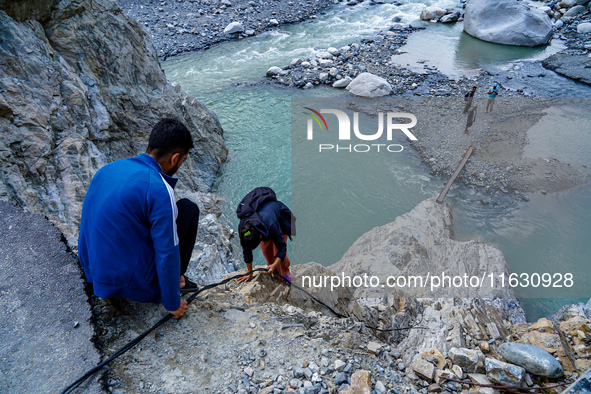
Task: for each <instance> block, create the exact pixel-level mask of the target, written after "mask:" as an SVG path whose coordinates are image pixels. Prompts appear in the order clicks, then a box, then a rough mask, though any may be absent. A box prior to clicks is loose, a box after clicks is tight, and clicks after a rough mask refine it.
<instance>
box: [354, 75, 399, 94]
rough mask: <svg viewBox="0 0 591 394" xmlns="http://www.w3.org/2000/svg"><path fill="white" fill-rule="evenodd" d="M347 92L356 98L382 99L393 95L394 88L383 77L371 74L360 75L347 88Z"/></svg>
mask: <svg viewBox="0 0 591 394" xmlns="http://www.w3.org/2000/svg"><path fill="white" fill-rule="evenodd" d="M347 90H348V91H349V92H350V93H351V94H354V95H355V96H362V97H371V98H374V97H382V96H387V95H389V94H390V93H392V86H390V84H389V83H388V81H386V80H385V79H384V78H382V77H378V76H377V75H373V74H371V73H361V74H359V75H358V76H357V77H356V78H355V79H354V80H353V81H351V83H350V84H349V85H348V86H347Z"/></svg>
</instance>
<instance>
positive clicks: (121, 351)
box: [61, 268, 267, 394]
mask: <svg viewBox="0 0 591 394" xmlns="http://www.w3.org/2000/svg"><path fill="white" fill-rule="evenodd" d="M256 271H267V270H266V269H265V268H256V269H254V270H252V271H248V272H247V273H245V274H240V275H235V276H232V277H231V278H226V279H224V280H221V281H219V282H217V283H212V284H209V285H205V286H202V287H199V288H198V289H197V290H195V292H193V294H191V296H190V297H189V298H187V305H188V304H190V303H191V302H193V300H194V299H195V298H196V297H197V295H198V294H199V293H201V292H202V291H205V290H208V289H211V288H214V287H216V286H221V285H223V284H226V283H228V282H230V281H231V280H233V279H237V278H242V277H244V276H248V275H251V274H252V273H253V272H256ZM172 317H173V316H172V315H171V314H170V313H169V314H167V315H166V316H164V317H163V318H162V319H160V321H158V323H156V324H154V325H153V326H152V327H151V328H150V329H148V330H147V331H145V332H143V333H142V334H140V335H138V336H137V337H136V338H135V339H133V340H132V341H130V342H129V343H128V344H127V345H125V346H123V347H122V348H121V349H119V350H118V351H116V352H115V353H113V354H112V355H111V356H110V357H109V358H108V359H106V360H105V361H103V362H102V363H100V364H98V365H97V366H96V367H94V368H92V369H90V370H88V372H86V373H85V374H84V375H82V376H81V377H80V378H79V379H78V380H76V381H75V382H74V383H72V384H71V385H69V386H68V387H66V389H65V390H64V391H62V393H61V394H67V393H70V392H71V391H72V390H74V389H75V388H76V387H78V386H80V385H81V384H82V383H83V382H84V381H85V380H86V379H88V378H90V377H91V376H92V375H94V374H95V373H96V372H98V371H99V370H100V369H101V368H102V367H104V366H105V365H107V364H109V363H110V362H111V361H113V360H115V359H116V358H117V357H119V356H121V355H122V354H124V353H125V352H127V351H128V350H130V349H131V348H133V347H134V346H135V345H137V344H138V343H139V342H140V341H141V340H142V339H144V338H145V337H146V336H147V335H148V334H150V333H151V332H152V331H154V330H155V329H157V328H158V327H160V326H161V325H163V324H164V323H166V322H167V321H169V320H170V319H172Z"/></svg>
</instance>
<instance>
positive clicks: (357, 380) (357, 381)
mask: <svg viewBox="0 0 591 394" xmlns="http://www.w3.org/2000/svg"><path fill="white" fill-rule="evenodd" d="M351 387H354V388H356V389H358V390H359V391H360V394H371V373H370V372H369V371H365V370H359V371H356V372H355V373H354V374H353V375H351Z"/></svg>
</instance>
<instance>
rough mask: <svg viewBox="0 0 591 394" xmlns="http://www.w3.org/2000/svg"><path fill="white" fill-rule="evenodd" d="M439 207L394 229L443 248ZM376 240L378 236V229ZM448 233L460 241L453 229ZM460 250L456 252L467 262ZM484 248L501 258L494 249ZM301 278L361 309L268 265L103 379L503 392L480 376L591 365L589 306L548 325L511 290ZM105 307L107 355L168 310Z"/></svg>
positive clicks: (313, 267)
mask: <svg viewBox="0 0 591 394" xmlns="http://www.w3.org/2000/svg"><path fill="white" fill-rule="evenodd" d="M433 204H435V203H434V202H432V201H425V202H423V203H422V204H420V205H419V206H418V207H417V208H416V209H415V210H413V211H412V212H410V213H409V214H407V215H404V216H403V217H401V218H398V220H397V221H396V222H394V223H393V224H391V225H392V226H393V227H392V229H390V230H388V231H389V232H390V233H400V234H402V233H410V234H412V237H414V238H417V239H422V238H424V239H425V242H431V243H440V242H441V239H439V238H438V237H437V236H435V235H433V234H431V230H430V229H425V228H424V227H425V224H426V223H425V221H424V220H423V219H425V218H424V214H425V212H424V210H425V209H435V208H437V209H438V210H441V211H442V212H441V214H435V215H433V216H432V217H431V219H430V222H431V223H430V224H428V227H429V228H432V229H433V231H435V232H441V231H443V232H445V230H444V229H445V228H448V227H450V226H453V223H451V222H450V220H451V219H450V218H447V219H446V214H445V211H446V210H449V207H448V206H447V205H446V204H444V205H438V206H437V207H434V206H433ZM429 207H430V208H429ZM386 227H387V226H386ZM442 229H443V230H442ZM419 233H421V234H423V233H424V234H423V235H422V236H421V234H419ZM368 236H372V239H375V238H376V236H375V234H373V233H372V232H370V233H368ZM447 236H448V237H450V242H451V241H452V238H453V236H452V235H450V234H448V235H447ZM393 237H394V238H395V236H393ZM432 237H434V238H433V239H432V241H428V240H429V239H431V238H432ZM377 238H379V237H377ZM359 242H360V243H364V237H361V238H360V240H359ZM453 242H455V241H453ZM444 243H445V242H444ZM364 245H365V248H364V253H365V255H368V256H369V255H372V256H373V255H380V253H382V252H383V253H387V252H388V251H387V250H386V249H388V248H390V252H392V253H394V255H397V254H398V252H400V253H405V254H406V255H410V256H415V257H418V258H424V259H425V261H424V263H427V264H434V263H436V262H435V260H436V259H437V258H438V256H437V255H430V254H427V255H425V256H423V253H422V252H421V248H420V247H419V246H416V245H414V244H412V243H408V242H407V243H401V242H398V243H394V242H390V243H383V244H379V243H367V242H365V243H364ZM450 245H451V244H450ZM472 247H476V248H478V247H479V246H478V245H472ZM489 248H490V247H489ZM399 249H400V250H399ZM458 250H459V249H458ZM356 251H359V247H358V246H356V245H353V246H352V247H351V250H350V251H349V252H348V253H347V254H346V255H345V256H344V258H343V260H344V262H341V263H339V264H337V265H334V266H332V267H328V268H325V267H322V266H320V265H319V264H316V263H308V264H303V265H297V266H294V267H292V273H293V275H294V277H295V278H296V279H295V282H294V283H295V284H297V285H302V284H303V283H302V279H301V278H302V277H304V276H312V277H323V276H326V275H334V274H335V273H340V272H341V269H342V267H341V265H342V264H344V265H345V266H349V267H350V264H349V263H350V261H351V259H352V256H354V255H355V253H356ZM450 253H452V252H450ZM454 253H455V252H454ZM499 253H500V252H499ZM460 254H462V252H460V253H455V254H454V256H455V257H457V258H458V261H461V257H460ZM479 256H480V257H479V258H480V259H484V260H487V259H489V260H490V261H492V260H494V259H496V257H495V253H491V251H490V250H489V251H487V252H479ZM450 258H451V257H450ZM501 259H502V255H501ZM359 264H360V266H361V265H362V267H361V268H360V269H365V270H366V271H367V272H370V271H371V269H372V267H373V266H372V264H371V263H370V262H369V261H365V262H363V261H361V262H359ZM353 273H355V272H353ZM304 287H305V288H306V290H307V291H308V292H309V293H311V294H312V295H313V296H315V297H317V298H318V299H320V300H322V301H323V302H324V303H325V304H326V305H328V306H329V307H331V308H332V309H333V310H335V311H337V312H338V313H340V314H342V315H345V316H350V317H348V318H339V317H336V316H334V315H333V314H332V313H331V312H330V311H329V310H328V309H326V308H324V307H323V306H322V305H320V304H318V303H316V302H314V301H313V300H312V299H311V298H310V297H309V296H308V295H307V294H305V293H303V292H302V291H301V290H299V289H298V288H296V287H294V286H285V285H284V284H281V283H279V282H276V281H274V280H273V279H272V278H271V277H269V276H268V275H265V274H259V275H256V276H255V278H254V279H253V280H252V281H250V282H249V283H246V284H242V285H238V284H237V283H236V282H230V283H228V284H227V285H224V286H222V287H218V288H215V289H213V290H210V291H208V292H207V293H203V294H202V295H201V296H200V297H198V298H197V299H196V300H195V302H194V303H193V304H191V306H190V307H189V310H188V313H187V315H186V316H185V317H183V319H181V320H179V321H173V322H170V323H168V324H167V325H165V326H163V327H161V328H160V329H158V330H157V332H156V333H155V334H152V335H150V336H148V337H147V338H146V339H145V340H144V341H143V342H142V343H141V344H140V345H138V346H137V347H136V348H134V349H133V350H131V351H130V352H129V353H128V354H126V355H125V356H123V357H122V358H121V359H119V360H117V361H116V362H114V364H113V365H112V366H111V369H110V371H109V373H108V377H107V380H106V382H107V387H108V389H109V391H111V392H113V393H127V392H141V393H144V392H145V393H150V392H159V393H169V392H175V393H184V392H193V391H194V390H195V387H199V392H203V393H239V394H246V393H259V394H260V393H264V394H270V393H290V394H296V393H299V394H306V393H313V394H318V393H323V394H325V393H347V394H356V393H366V394H370V393H374V392H375V393H379V394H383V393H422V394H426V393H428V392H445V393H454V392H463V391H464V390H466V391H467V390H469V389H472V391H470V392H477V393H497V392H498V391H496V390H494V389H492V388H484V387H473V386H472V383H478V384H492V385H501V386H522V387H548V386H553V385H555V384H561V383H565V382H572V381H573V380H574V379H575V378H577V377H579V376H581V375H582V374H583V372H584V371H585V370H587V369H588V368H589V367H590V366H591V363H590V361H589V360H588V359H587V354H588V353H589V352H590V351H591V346H590V345H589V340H588V338H589V336H590V335H591V321H590V320H589V318H590V317H591V310H590V309H589V305H583V304H579V305H573V306H568V307H564V308H563V309H561V311H560V312H558V313H557V314H555V315H553V316H552V317H551V318H550V319H551V320H548V319H540V320H539V321H537V322H535V323H534V324H531V323H526V322H525V318H524V313H523V311H522V310H521V307H520V306H519V304H518V303H517V302H516V300H515V299H512V298H503V299H481V298H478V299H461V298H455V299H452V298H440V299H432V298H431V299H416V298H412V299H410V298H403V297H400V296H398V295H396V294H393V293H383V294H382V295H381V296H378V297H376V296H375V295H374V296H369V297H368V296H367V295H366V296H363V297H362V296H361V293H359V294H358V295H356V294H357V293H358V290H355V291H354V292H353V291H352V290H354V289H351V288H349V287H337V288H335V289H334V290H331V289H329V288H328V287H316V286H309V285H308V286H306V285H304ZM95 302H96V304H95V306H94V308H93V313H94V314H95V316H96V318H97V320H98V324H99V326H100V327H101V328H100V329H99V334H100V337H99V343H100V344H101V346H102V348H103V349H109V351H108V352H107V353H111V352H112V351H113V350H114V349H117V348H119V347H121V346H123V345H124V344H125V343H126V342H128V341H129V340H131V339H133V338H134V337H135V336H136V335H138V334H139V333H140V332H142V331H143V330H145V329H147V328H148V327H150V326H151V325H152V324H153V323H154V322H155V321H157V320H158V319H159V318H160V316H161V306H160V305H141V304H136V303H131V302H127V301H124V300H114V301H98V300H97V301H95ZM372 327H373V328H372ZM375 328H378V329H381V330H383V331H377V330H376V329H375ZM389 329H394V330H392V331H388V330H389ZM454 380H458V381H460V382H455V381H454ZM567 384H568V383H567ZM546 390H547V392H550V393H557V392H559V391H556V390H555V389H552V388H547V389H546Z"/></svg>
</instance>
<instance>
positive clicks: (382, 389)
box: [374, 380, 387, 394]
mask: <svg viewBox="0 0 591 394" xmlns="http://www.w3.org/2000/svg"><path fill="white" fill-rule="evenodd" d="M374 388H375V390H376V392H377V393H378V394H385V393H386V391H387V389H386V386H384V383H382V382H381V381H380V380H378V381H377V382H376V385H375V387H374Z"/></svg>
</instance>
